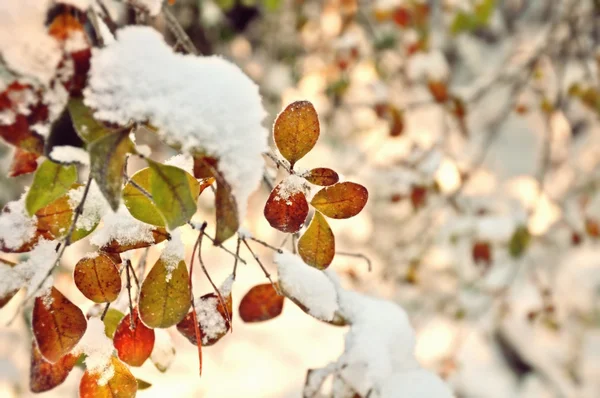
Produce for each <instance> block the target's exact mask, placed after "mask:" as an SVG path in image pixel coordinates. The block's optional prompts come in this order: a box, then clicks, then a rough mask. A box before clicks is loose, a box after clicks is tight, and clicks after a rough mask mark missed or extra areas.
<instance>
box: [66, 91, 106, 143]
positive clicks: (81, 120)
mask: <svg viewBox="0 0 600 398" xmlns="http://www.w3.org/2000/svg"><path fill="white" fill-rule="evenodd" d="M67 107H68V108H69V113H70V114H71V120H72V122H73V126H74V127H75V130H76V131H77V134H78V135H79V136H80V137H81V139H82V140H84V141H85V142H86V143H88V144H89V143H92V142H94V141H96V140H98V139H100V138H102V137H105V136H107V135H109V134H111V131H110V130H108V129H107V128H106V127H105V126H104V125H103V124H102V123H100V122H98V121H97V120H96V119H95V118H94V115H93V113H92V110H91V109H90V108H88V107H87V106H85V105H84V103H83V99H82V98H71V99H70V100H69V103H68V105H67Z"/></svg>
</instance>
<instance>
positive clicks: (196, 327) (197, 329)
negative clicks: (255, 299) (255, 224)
mask: <svg viewBox="0 0 600 398" xmlns="http://www.w3.org/2000/svg"><path fill="white" fill-rule="evenodd" d="M202 225H203V227H202V228H206V222H205V223H204V224H202ZM200 236H202V234H200ZM200 236H199V237H198V239H196V243H195V244H194V250H192V259H191V261H190V275H189V281H190V296H191V297H190V299H191V301H192V322H194V334H195V335H196V346H198V362H199V363H198V372H199V375H200V376H202V335H201V334H200V325H199V324H198V314H196V303H195V300H194V284H193V282H192V275H193V272H194V259H195V258H196V250H198V247H199V246H200Z"/></svg>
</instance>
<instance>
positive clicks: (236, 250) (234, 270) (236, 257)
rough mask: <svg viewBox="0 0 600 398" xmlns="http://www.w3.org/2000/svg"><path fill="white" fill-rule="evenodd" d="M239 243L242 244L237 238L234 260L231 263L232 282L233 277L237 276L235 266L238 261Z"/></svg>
mask: <svg viewBox="0 0 600 398" xmlns="http://www.w3.org/2000/svg"><path fill="white" fill-rule="evenodd" d="M241 243H242V240H241V239H240V238H239V237H238V240H237V246H236V247H235V260H234V262H233V280H235V277H236V275H237V266H238V259H239V258H240V244H241Z"/></svg>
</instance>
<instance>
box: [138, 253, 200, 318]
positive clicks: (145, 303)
mask: <svg viewBox="0 0 600 398" xmlns="http://www.w3.org/2000/svg"><path fill="white" fill-rule="evenodd" d="M190 297H191V291H190V283H189V274H188V270H187V267H186V265H185V261H183V260H179V261H177V260H176V259H175V260H174V259H173V258H169V257H168V258H163V257H161V258H159V259H158V261H157V262H156V263H155V264H154V266H153V267H152V269H151V270H150V273H149V274H148V275H147V276H146V279H144V282H143V283H142V287H141V290H140V299H139V310H140V317H141V318H142V320H143V321H144V323H145V324H146V325H148V326H150V327H152V328H168V327H170V326H173V325H175V324H177V323H178V322H179V321H181V320H182V319H183V318H184V317H185V315H186V313H187V312H188V310H189V308H190V305H191V304H190Z"/></svg>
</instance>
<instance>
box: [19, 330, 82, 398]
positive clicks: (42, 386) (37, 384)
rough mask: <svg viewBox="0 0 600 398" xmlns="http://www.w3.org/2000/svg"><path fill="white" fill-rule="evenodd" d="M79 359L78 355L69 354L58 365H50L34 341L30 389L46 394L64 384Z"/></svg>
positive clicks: (57, 362) (32, 345)
mask: <svg viewBox="0 0 600 398" xmlns="http://www.w3.org/2000/svg"><path fill="white" fill-rule="evenodd" d="M78 358H79V356H78V355H73V354H67V355H65V356H63V357H62V358H60V359H59V360H58V361H56V363H50V362H48V361H46V359H44V357H43V356H42V353H41V352H40V350H39V348H38V347H37V344H36V343H35V340H34V341H33V343H32V344H31V368H30V370H29V389H30V390H31V391H32V392H44V391H49V390H52V389H53V388H54V387H56V386H58V385H59V384H62V382H63V381H65V379H66V378H67V376H68V375H69V373H71V369H73V366H75V363H76V362H77V359H78Z"/></svg>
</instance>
